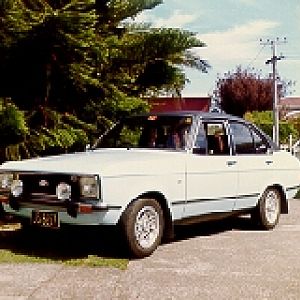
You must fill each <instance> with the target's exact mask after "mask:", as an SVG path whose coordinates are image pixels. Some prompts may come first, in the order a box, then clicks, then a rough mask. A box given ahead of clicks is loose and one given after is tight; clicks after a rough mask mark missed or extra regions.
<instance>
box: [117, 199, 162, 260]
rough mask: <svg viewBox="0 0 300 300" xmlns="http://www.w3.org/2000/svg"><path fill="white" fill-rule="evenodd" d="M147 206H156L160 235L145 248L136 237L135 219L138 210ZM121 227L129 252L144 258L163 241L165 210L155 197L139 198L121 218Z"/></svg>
mask: <svg viewBox="0 0 300 300" xmlns="http://www.w3.org/2000/svg"><path fill="white" fill-rule="evenodd" d="M145 206H151V207H154V208H155V210H156V212H157V213H158V215H159V227H160V229H159V235H158V237H157V239H156V241H155V242H154V243H153V245H152V246H151V247H149V248H143V247H141V246H140V245H139V243H138V242H137V240H136V238H135V233H134V231H135V221H136V217H137V214H138V212H139V211H140V210H141V209H142V208H143V207H145ZM121 227H122V231H123V235H124V238H125V242H126V244H127V248H128V250H129V254H130V255H131V256H133V257H136V258H142V257H146V256H149V255H150V254H152V253H153V252H154V251H155V249H156V248H157V247H158V245H159V244H160V243H161V239H162V235H163V230H164V218H163V211H162V208H161V206H160V204H159V203H158V202H157V201H156V200H154V199H138V200H136V201H134V202H133V203H131V204H130V205H129V206H128V208H127V209H126V210H125V212H124V213H123V215H122V218H121Z"/></svg>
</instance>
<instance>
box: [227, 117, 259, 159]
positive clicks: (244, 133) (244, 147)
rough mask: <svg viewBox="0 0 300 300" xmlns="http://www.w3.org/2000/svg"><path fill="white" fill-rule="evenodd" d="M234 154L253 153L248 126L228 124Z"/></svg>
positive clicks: (253, 147)
mask: <svg viewBox="0 0 300 300" xmlns="http://www.w3.org/2000/svg"><path fill="white" fill-rule="evenodd" d="M230 128H231V133H232V135H233V141H234V145H235V152H236V154H253V153H255V152H256V151H255V146H254V139H253V136H252V134H251V131H250V129H249V128H248V126H246V125H245V124H242V123H238V122H233V123H231V124H230Z"/></svg>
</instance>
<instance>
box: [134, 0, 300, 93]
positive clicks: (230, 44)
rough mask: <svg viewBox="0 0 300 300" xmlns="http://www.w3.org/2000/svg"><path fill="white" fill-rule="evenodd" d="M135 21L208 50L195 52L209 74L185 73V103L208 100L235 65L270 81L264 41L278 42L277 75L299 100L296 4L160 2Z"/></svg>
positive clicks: (299, 14)
mask: <svg viewBox="0 0 300 300" xmlns="http://www.w3.org/2000/svg"><path fill="white" fill-rule="evenodd" d="M135 20H136V21H138V22H150V23H151V24H152V26H153V27H172V28H181V29H184V30H189V31H192V32H194V33H195V34H196V36H197V37H198V38H199V39H200V40H201V41H203V42H204V43H205V44H206V47H204V48H195V49H193V51H194V53H196V54H197V55H199V56H200V57H201V58H202V59H205V60H207V61H208V63H209V64H210V65H211V68H210V69H209V71H208V73H201V72H200V71H197V70H192V69H188V68H187V69H184V71H185V72H186V75H187V77H188V79H189V81H190V83H187V85H186V87H185V89H184V90H183V92H182V96H183V97H189V96H190V97H192V96H209V95H212V93H213V90H214V89H215V86H216V81H217V78H218V76H219V77H223V75H224V74H225V73H227V72H228V71H234V70H236V67H237V66H238V65H240V66H241V67H242V68H243V69H246V68H250V69H251V68H253V70H255V71H258V72H260V73H261V74H263V75H265V76H268V74H270V73H271V72H272V65H271V64H266V61H267V60H268V59H270V58H271V56H272V50H271V46H270V45H268V44H267V43H265V42H266V41H267V40H269V41H271V40H275V41H278V43H276V44H277V45H276V54H277V55H278V56H280V55H283V56H284V58H283V59H281V60H280V61H278V69H277V70H278V74H279V76H280V78H282V79H283V80H285V81H289V80H292V81H295V85H294V86H293V87H292V88H291V93H290V96H300V1H299V0H285V1H282V0H164V2H163V4H161V5H158V6H157V7H155V8H154V9H151V10H146V11H143V12H142V13H140V14H139V15H138V16H137V17H136V19H135ZM284 38H286V42H285V43H284V42H283V41H284ZM261 40H262V42H261Z"/></svg>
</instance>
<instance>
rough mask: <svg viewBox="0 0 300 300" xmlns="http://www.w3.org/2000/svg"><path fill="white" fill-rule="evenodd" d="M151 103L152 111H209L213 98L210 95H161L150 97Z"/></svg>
mask: <svg viewBox="0 0 300 300" xmlns="http://www.w3.org/2000/svg"><path fill="white" fill-rule="evenodd" d="M148 102H149V104H150V105H151V112H166V111H181V110H195V111H209V107H210V102H211V98H210V97H183V98H174V97H161V98H152V99H148Z"/></svg>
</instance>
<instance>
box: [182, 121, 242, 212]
mask: <svg viewBox="0 0 300 300" xmlns="http://www.w3.org/2000/svg"><path fill="white" fill-rule="evenodd" d="M186 168H187V171H186V174H187V175H186V176H187V190H186V204H185V210H184V217H193V216H198V215H204V214H209V213H221V212H228V211H231V210H232V209H233V207H234V203H235V197H236V193H237V166H236V161H235V157H233V156H232V155H231V149H230V137H229V135H228V129H227V123H226V121H222V120H203V121H201V122H199V124H198V125H197V130H196V134H195V141H194V143H193V151H192V153H190V154H189V155H188V156H187V167H186Z"/></svg>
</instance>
